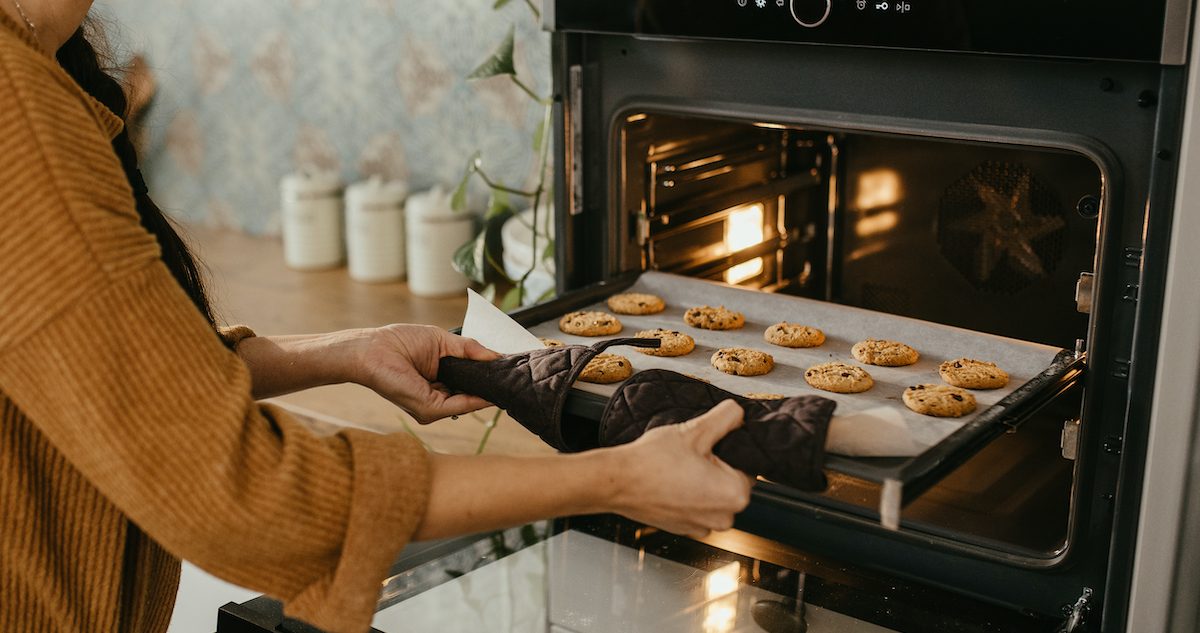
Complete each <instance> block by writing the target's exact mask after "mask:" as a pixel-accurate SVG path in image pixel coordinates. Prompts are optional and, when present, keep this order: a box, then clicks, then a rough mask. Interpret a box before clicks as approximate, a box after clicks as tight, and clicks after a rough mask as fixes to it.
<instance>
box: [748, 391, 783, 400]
mask: <svg viewBox="0 0 1200 633" xmlns="http://www.w3.org/2000/svg"><path fill="white" fill-rule="evenodd" d="M746 397H747V398H750V399H753V400H783V399H785V398H787V396H785V395H783V394H782V393H758V392H755V391H751V392H750V393H748V394H746Z"/></svg>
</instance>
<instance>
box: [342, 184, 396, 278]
mask: <svg viewBox="0 0 1200 633" xmlns="http://www.w3.org/2000/svg"><path fill="white" fill-rule="evenodd" d="M407 194H408V186H407V185H405V184H404V183H403V182H400V181H391V182H384V181H383V180H382V179H381V178H378V177H375V178H371V179H370V180H366V181H363V182H360V183H355V184H353V185H350V187H348V188H347V189H346V248H347V253H348V256H349V257H348V259H349V262H350V277H351V278H352V279H354V280H356V281H366V282H381V281H396V280H398V279H400V278H402V277H403V276H404V268H405V266H404V250H405V248H404V196H405V195H407Z"/></svg>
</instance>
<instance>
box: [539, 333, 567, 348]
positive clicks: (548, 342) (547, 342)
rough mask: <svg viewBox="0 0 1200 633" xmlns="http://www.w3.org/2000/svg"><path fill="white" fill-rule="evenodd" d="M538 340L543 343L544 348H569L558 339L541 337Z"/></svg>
mask: <svg viewBox="0 0 1200 633" xmlns="http://www.w3.org/2000/svg"><path fill="white" fill-rule="evenodd" d="M538 340H539V341H541V342H542V346H543V347H566V346H567V344H566V343H564V342H562V341H560V340H558V339H556V338H546V337H544V336H540V337H538Z"/></svg>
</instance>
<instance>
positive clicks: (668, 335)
mask: <svg viewBox="0 0 1200 633" xmlns="http://www.w3.org/2000/svg"><path fill="white" fill-rule="evenodd" d="M634 336H635V337H636V338H656V339H658V340H660V341H662V345H660V346H659V348H658V349H653V348H648V347H638V348H635V349H637V351H639V352H641V353H643V354H649V355H651V356H683V355H685V354H690V353H691V352H692V350H694V349H696V340H695V339H693V338H692V337H690V336H688V335H687V334H684V333H683V332H676V331H675V330H666V329H663V328H655V329H653V330H642V331H641V332H638V333H637V334H634Z"/></svg>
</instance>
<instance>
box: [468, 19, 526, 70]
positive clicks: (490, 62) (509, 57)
mask: <svg viewBox="0 0 1200 633" xmlns="http://www.w3.org/2000/svg"><path fill="white" fill-rule="evenodd" d="M515 37H516V27H515V26H510V27H509V28H508V35H507V36H506V37H505V38H504V41H503V42H500V46H497V47H496V50H495V51H494V52H493V53H492V56H491V57H489V58H487V60H485V61H484V62H483V63H482V64H480V65H479V67H478V68H476V69H475V70H474V71H472V72H471V74H470V75H467V79H486V78H488V77H496V76H499V75H516V74H517V69H516V67H515V66H514V65H513V42H514V39H515Z"/></svg>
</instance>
